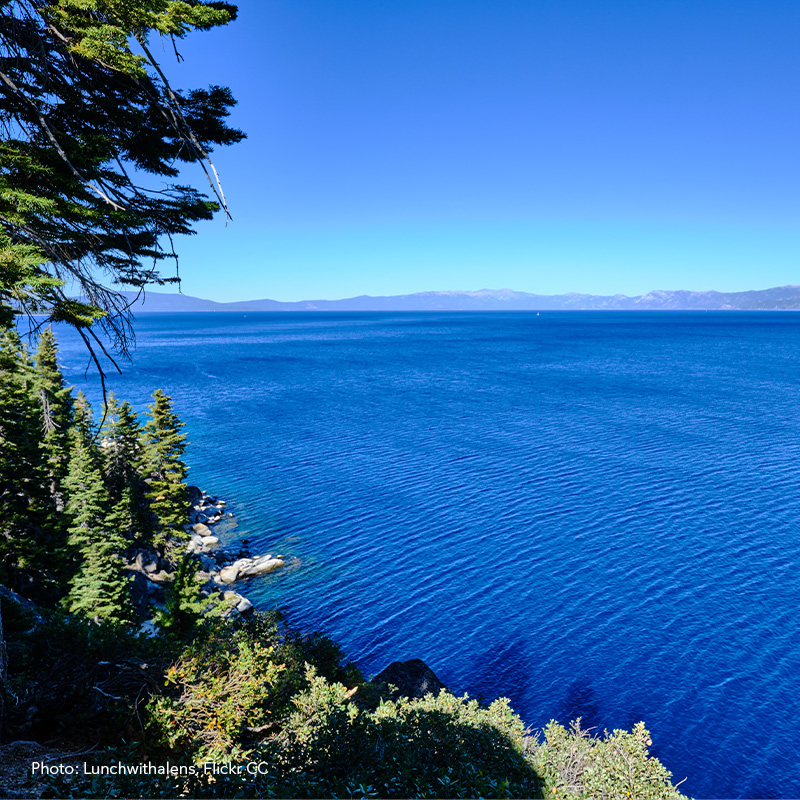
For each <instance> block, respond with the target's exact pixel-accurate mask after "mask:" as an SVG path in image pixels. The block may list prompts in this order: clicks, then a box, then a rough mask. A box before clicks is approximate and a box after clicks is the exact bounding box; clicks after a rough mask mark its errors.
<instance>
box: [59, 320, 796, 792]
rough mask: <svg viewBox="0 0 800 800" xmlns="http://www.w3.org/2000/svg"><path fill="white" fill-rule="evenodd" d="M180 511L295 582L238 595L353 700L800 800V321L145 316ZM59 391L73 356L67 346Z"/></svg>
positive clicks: (75, 348) (713, 786) (142, 353)
mask: <svg viewBox="0 0 800 800" xmlns="http://www.w3.org/2000/svg"><path fill="white" fill-rule="evenodd" d="M136 327H137V332H138V348H137V350H136V352H135V356H134V360H133V363H131V364H127V365H125V366H124V374H123V375H122V376H111V377H110V380H109V383H110V386H111V388H112V389H113V390H114V391H115V392H116V393H117V395H118V396H120V397H122V398H126V399H128V400H130V401H131V402H132V403H133V404H134V405H135V407H136V408H137V410H143V409H144V407H145V405H146V404H147V402H148V401H149V395H150V393H151V392H152V390H153V389H155V388H157V387H161V388H163V389H164V390H165V391H166V392H167V393H168V394H170V395H171V396H172V397H173V399H174V402H175V407H176V409H177V411H178V413H179V414H180V415H181V417H182V418H183V419H184V420H185V421H186V423H187V428H186V430H187V433H188V437H189V439H190V440H191V447H190V449H189V451H188V453H187V460H188V461H189V463H190V465H191V468H192V470H191V481H192V482H193V483H197V484H199V485H201V486H203V487H204V488H207V489H208V490H210V491H213V492H216V493H219V494H220V495H221V496H224V497H226V498H227V499H228V500H229V501H231V507H232V508H233V510H234V511H235V513H236V514H237V516H238V518H239V520H240V527H239V531H238V535H240V536H248V537H249V538H250V540H251V542H252V543H253V546H254V549H257V550H260V551H270V552H282V553H286V554H293V555H297V556H298V557H299V558H300V559H301V562H302V565H301V567H300V568H299V569H296V570H294V571H291V572H286V573H284V574H276V575H274V576H268V577H266V578H259V579H255V580H253V581H251V582H250V583H249V585H247V586H246V587H243V590H244V591H245V593H246V594H248V596H250V597H251V598H252V599H254V600H255V601H257V602H258V603H259V604H260V605H261V606H262V607H268V606H272V605H276V604H277V605H280V606H283V607H286V608H287V609H288V610H289V612H290V615H291V617H292V619H294V621H295V622H296V623H297V624H299V625H301V626H302V627H304V628H306V629H309V630H311V629H314V630H317V629H318V630H322V631H324V632H325V633H327V634H329V635H330V636H332V637H333V638H334V639H336V640H338V641H340V642H341V643H342V644H343V645H344V647H345V649H346V651H347V652H348V654H350V655H351V656H352V657H353V658H355V659H356V660H358V661H359V663H360V664H361V665H362V667H363V668H364V669H365V671H366V672H368V673H370V672H372V673H374V672H377V671H379V670H380V669H381V668H383V667H384V666H385V665H386V664H387V663H388V662H389V661H391V660H395V659H407V658H414V657H417V658H422V659H424V660H425V661H426V662H427V663H428V664H429V665H430V666H431V667H432V668H433V669H434V671H435V672H436V673H437V674H438V675H439V676H440V677H441V678H442V680H443V681H444V682H445V683H446V684H447V685H448V686H449V687H450V688H451V689H453V690H454V691H456V692H458V693H461V692H469V693H470V694H471V695H478V694H480V695H482V696H483V697H484V698H486V699H491V698H494V697H496V696H506V697H509V698H511V700H512V704H513V707H514V708H515V710H516V711H518V712H519V713H520V714H521V715H522V717H523V718H524V719H525V720H526V722H527V723H528V724H530V725H531V726H534V727H541V726H543V725H544V724H546V723H547V721H548V720H549V719H551V718H556V719H559V720H561V721H565V722H566V721H568V720H569V719H571V718H574V717H576V716H581V717H582V718H583V720H584V723H585V724H588V725H590V726H592V727H595V728H597V729H601V730H602V729H603V728H608V729H612V728H615V727H630V726H631V725H632V724H633V723H634V722H636V721H638V720H639V719H643V720H645V721H646V722H647V724H648V727H649V728H650V730H651V733H652V736H653V740H654V745H653V748H652V750H653V752H654V754H655V755H657V756H659V757H660V758H661V759H662V760H663V761H664V763H665V764H666V765H667V766H668V767H669V768H670V769H671V770H672V771H673V773H674V777H675V780H681V779H683V778H687V780H686V782H685V783H684V784H682V786H681V788H682V789H683V790H684V791H686V792H687V793H689V794H692V795H695V796H699V797H707V798H713V797H725V798H737V797H738V798H741V797H797V796H800V778H798V770H797V756H796V745H795V742H794V739H795V737H794V733H793V729H792V726H793V723H794V720H796V719H797V718H798V713H797V711H798V695H799V694H800V693H799V692H798V682H799V681H798V679H800V624H798V621H797V614H798V612H797V609H798V607H800V536H798V519H800V468H799V465H800V437H799V436H798V434H799V433H800V402H799V400H800V316H798V315H795V314H790V313H697V312H694V313H652V312H651V313H638V314H637V313H591V312H578V313H553V312H547V313H542V314H541V315H539V316H537V315H535V314H532V313H525V312H520V313H489V314H477V313H447V314H432V313H424V314H423V313H420V314H410V313H406V314H388V313H381V314H377V313H376V314H368V313H362V314H339V313H325V314H251V313H250V314H247V315H246V316H244V315H233V314H181V315H155V314H153V315H141V316H140V317H139V318H138V319H137V326H136ZM59 336H60V339H61V343H62V347H63V350H62V353H63V361H64V366H65V370H66V373H67V375H68V378H69V380H70V381H71V382H73V383H75V384H76V385H79V386H80V387H81V388H83V389H84V390H85V391H86V392H87V394H89V396H90V399H92V400H93V401H94V402H95V403H97V404H98V405H99V403H98V398H99V396H100V393H99V384H98V382H97V380H96V379H95V378H94V377H92V376H91V375H90V378H89V380H88V381H87V380H85V379H84V377H83V371H84V368H85V364H86V356H85V354H84V353H83V352H82V351H81V349H80V345H79V344H78V343H77V342H76V341H75V340H74V338H73V337H71V336H70V335H69V333H68V332H66V331H60V332H59Z"/></svg>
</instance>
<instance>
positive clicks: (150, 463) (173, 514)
mask: <svg viewBox="0 0 800 800" xmlns="http://www.w3.org/2000/svg"><path fill="white" fill-rule="evenodd" d="M149 412H150V413H149V419H148V421H147V423H146V424H145V426H144V433H143V437H142V442H143V448H144V455H143V459H142V471H143V472H144V474H145V475H146V476H147V477H146V480H147V482H148V484H149V486H150V491H149V492H148V493H147V495H146V496H147V499H148V500H149V501H150V508H151V509H152V510H153V512H154V513H155V515H156V517H157V518H158V526H159V529H160V531H161V542H162V543H166V542H167V541H168V540H169V538H170V537H175V536H177V537H179V538H180V537H185V531H184V530H183V526H184V525H185V524H186V509H187V507H188V493H187V489H186V484H185V483H184V481H185V480H186V473H187V471H188V470H187V468H186V464H184V462H183V460H182V459H181V456H182V455H183V453H184V451H185V450H186V439H185V438H184V436H183V434H182V433H181V428H182V427H183V426H184V425H185V423H183V422H181V421H180V419H179V418H178V415H177V414H175V412H174V411H173V410H172V401H171V400H170V398H169V397H167V395H165V394H164V393H163V392H162V391H161V390H160V389H156V391H155V392H154V393H153V404H152V405H151V406H149Z"/></svg>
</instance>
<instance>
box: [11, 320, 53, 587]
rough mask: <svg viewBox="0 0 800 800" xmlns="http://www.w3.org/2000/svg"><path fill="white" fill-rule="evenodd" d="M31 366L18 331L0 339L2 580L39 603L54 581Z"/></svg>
mask: <svg viewBox="0 0 800 800" xmlns="http://www.w3.org/2000/svg"><path fill="white" fill-rule="evenodd" d="M33 383H34V381H33V365H32V364H31V361H30V358H29V356H28V354H27V352H26V351H25V350H24V348H23V347H22V343H21V341H20V338H19V336H18V334H17V333H16V331H14V330H5V331H3V332H2V333H1V334H0V580H1V581H2V582H3V583H6V584H8V585H11V586H14V587H15V588H16V589H18V590H20V591H23V593H26V594H33V595H34V596H37V597H40V596H41V593H42V591H46V590H48V587H49V585H50V584H52V580H51V579H50V578H48V576H47V572H48V567H49V566H51V564H50V563H49V561H50V557H51V556H52V550H53V548H52V547H48V545H52V544H53V542H52V541H51V537H50V536H48V533H47V531H46V530H45V528H44V523H45V520H46V517H47V510H48V495H47V492H46V491H45V490H44V489H43V487H44V485H45V484H46V480H45V478H46V474H47V470H46V464H45V459H44V453H43V450H42V449H41V447H40V445H41V433H42V431H41V425H40V424H39V419H40V418H39V414H38V408H37V404H36V401H35V398H34V394H33Z"/></svg>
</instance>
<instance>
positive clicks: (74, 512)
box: [64, 396, 133, 623]
mask: <svg viewBox="0 0 800 800" xmlns="http://www.w3.org/2000/svg"><path fill="white" fill-rule="evenodd" d="M75 407H76V420H77V421H76V425H75V427H73V428H72V429H71V430H70V459H69V471H68V474H67V477H66V479H65V480H64V488H65V489H66V491H67V505H66V513H67V515H68V518H69V519H70V525H69V528H68V531H69V540H68V544H69V545H70V548H71V551H72V552H73V553H74V554H75V555H76V556H77V558H78V559H79V564H78V567H77V571H76V573H75V575H74V576H73V578H72V580H71V581H70V588H69V593H68V594H67V596H66V598H65V599H64V605H65V607H66V608H67V609H69V610H70V611H71V612H72V613H74V614H79V615H81V616H84V617H87V618H88V619H92V620H95V621H97V620H99V619H106V620H108V621H111V622H118V623H124V622H130V621H131V620H132V619H133V609H132V607H131V602H130V580H129V577H128V574H127V573H126V571H125V570H124V569H123V566H122V561H121V558H120V554H121V552H122V550H123V548H124V545H125V542H124V539H123V537H122V536H121V535H120V534H119V533H117V532H112V531H111V530H109V528H108V519H107V517H108V511H109V496H108V491H107V489H106V486H105V484H104V483H103V476H102V474H101V472H100V467H99V464H98V458H97V453H96V452H95V449H94V447H93V443H92V440H91V439H90V438H89V426H90V420H91V409H90V407H89V404H88V403H87V402H86V400H85V398H82V399H81V397H80V396H79V398H78V401H77V402H76V404H75Z"/></svg>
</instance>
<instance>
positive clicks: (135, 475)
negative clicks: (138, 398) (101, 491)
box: [101, 394, 152, 543]
mask: <svg viewBox="0 0 800 800" xmlns="http://www.w3.org/2000/svg"><path fill="white" fill-rule="evenodd" d="M105 416H106V422H105V425H104V426H103V429H102V431H101V448H102V450H101V454H102V462H103V474H104V476H105V481H106V486H107V487H108V491H109V494H110V497H111V502H112V504H113V505H112V508H111V511H110V513H109V515H108V517H107V522H108V526H109V529H110V530H113V531H116V532H119V533H124V534H126V535H127V537H128V538H129V539H131V540H139V541H141V542H142V543H148V542H149V540H150V538H151V537H152V523H151V514H150V509H149V506H148V503H147V500H146V498H145V491H146V484H145V483H144V482H143V480H142V475H141V473H140V471H139V468H138V464H139V463H140V462H141V460H142V443H141V436H142V430H141V428H140V426H139V423H138V421H137V419H136V415H135V414H134V413H133V409H132V408H131V406H130V404H129V403H127V402H122V403H118V402H117V399H116V397H114V395H113V394H109V396H108V401H107V405H106V414H105Z"/></svg>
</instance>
